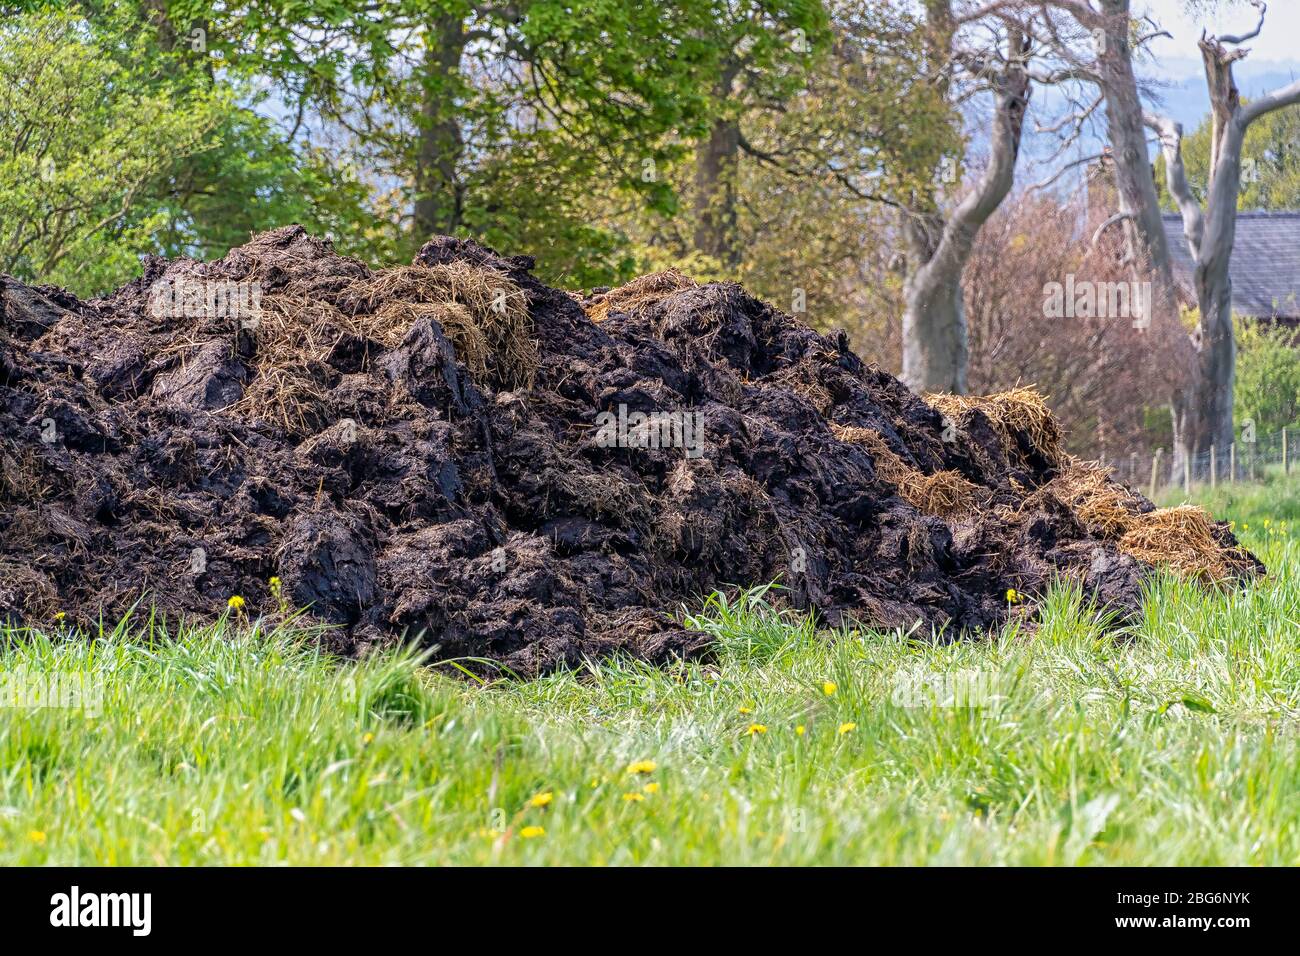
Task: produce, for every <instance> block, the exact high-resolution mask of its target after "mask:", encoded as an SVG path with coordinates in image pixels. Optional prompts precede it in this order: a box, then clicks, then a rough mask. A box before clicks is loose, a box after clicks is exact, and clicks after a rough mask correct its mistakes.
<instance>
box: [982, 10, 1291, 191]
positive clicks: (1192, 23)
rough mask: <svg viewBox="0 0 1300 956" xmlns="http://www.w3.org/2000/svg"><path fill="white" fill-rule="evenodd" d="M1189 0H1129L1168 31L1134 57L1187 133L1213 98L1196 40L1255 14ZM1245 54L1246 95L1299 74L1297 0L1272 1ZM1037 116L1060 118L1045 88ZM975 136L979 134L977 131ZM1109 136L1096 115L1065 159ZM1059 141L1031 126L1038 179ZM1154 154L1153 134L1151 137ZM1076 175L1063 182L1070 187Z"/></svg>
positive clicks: (1241, 26) (1091, 151) (1250, 25)
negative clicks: (1202, 9)
mask: <svg viewBox="0 0 1300 956" xmlns="http://www.w3.org/2000/svg"><path fill="white" fill-rule="evenodd" d="M1186 6H1187V3H1186V0H1134V2H1133V10H1134V12H1135V13H1139V12H1148V13H1150V14H1151V15H1152V16H1153V17H1154V18H1155V20H1156V22H1157V23H1159V24H1160V25H1161V26H1162V27H1163V28H1164V29H1165V30H1167V31H1168V32H1169V33H1171V34H1172V35H1173V36H1172V38H1167V37H1160V38H1157V39H1156V40H1155V41H1153V43H1152V46H1151V52H1152V56H1153V59H1150V60H1143V61H1140V62H1139V63H1138V73H1139V76H1140V77H1141V78H1142V79H1143V80H1145V81H1148V82H1147V83H1145V84H1144V88H1145V89H1147V90H1148V91H1149V92H1150V93H1151V94H1152V95H1153V96H1154V98H1155V99H1154V101H1153V102H1152V103H1151V104H1150V105H1153V106H1155V107H1156V108H1157V110H1158V111H1159V112H1160V113H1162V114H1164V115H1166V116H1171V117H1173V118H1174V119H1175V120H1178V121H1179V122H1181V123H1182V124H1183V127H1184V129H1186V130H1187V131H1188V132H1191V131H1192V130H1194V129H1196V128H1197V127H1198V126H1199V125H1200V124H1201V123H1202V122H1203V121H1204V119H1205V117H1206V116H1207V115H1208V114H1209V111H1210V99H1209V94H1208V93H1207V92H1206V89H1205V70H1204V67H1203V66H1202V64H1201V56H1200V50H1199V49H1198V48H1197V45H1196V44H1197V41H1198V40H1199V39H1200V37H1201V31H1202V29H1204V28H1207V27H1208V28H1209V29H1210V31H1211V32H1213V33H1235V34H1241V33H1248V32H1249V31H1250V30H1252V29H1254V26H1255V24H1256V22H1257V20H1258V14H1257V13H1256V12H1255V9H1254V8H1253V7H1251V6H1250V5H1249V4H1248V3H1246V2H1245V0H1238V2H1237V3H1236V4H1232V3H1230V2H1224V3H1221V4H1220V6H1222V7H1223V8H1224V9H1222V10H1220V11H1218V12H1217V13H1215V14H1203V13H1202V14H1194V15H1188V14H1187V13H1186V12H1185V9H1186ZM1245 49H1248V50H1250V55H1249V56H1248V57H1246V59H1244V60H1242V61H1240V62H1238V63H1237V65H1236V69H1235V71H1234V74H1235V76H1236V79H1237V86H1238V88H1239V89H1240V90H1241V92H1242V94H1243V95H1244V96H1247V97H1254V96H1258V95H1259V94H1261V93H1265V92H1269V91H1271V90H1273V89H1276V88H1278V87H1281V86H1285V85H1287V84H1288V83H1290V82H1292V81H1293V80H1295V79H1297V78H1300V0H1271V2H1270V3H1269V10H1268V16H1267V18H1266V19H1265V21H1264V30H1263V32H1262V33H1261V34H1260V35H1259V36H1258V37H1257V38H1256V39H1254V40H1252V41H1251V42H1250V43H1247V44H1245ZM1030 108H1031V111H1032V112H1034V113H1035V114H1036V115H1035V120H1036V122H1039V123H1041V122H1044V121H1045V120H1049V121H1050V120H1051V119H1053V118H1057V117H1059V115H1060V113H1059V109H1060V100H1059V98H1058V97H1057V96H1055V95H1054V94H1053V93H1052V92H1051V91H1050V90H1047V89H1044V90H1041V91H1037V92H1036V94H1035V101H1034V102H1033V103H1032V104H1031V107H1030ZM974 135H975V136H976V137H977V139H978V138H979V137H980V136H981V135H982V134H981V133H979V132H976V133H975V134H974ZM1105 140H1106V132H1105V123H1104V120H1103V119H1101V118H1100V116H1099V118H1098V120H1097V122H1095V123H1094V124H1092V126H1091V127H1090V129H1089V130H1088V133H1087V134H1086V135H1085V136H1084V137H1083V138H1082V139H1081V140H1080V141H1079V142H1078V143H1077V144H1075V146H1074V147H1073V148H1072V149H1071V151H1070V152H1069V153H1067V155H1066V157H1065V159H1066V160H1070V159H1074V160H1078V159H1082V158H1085V157H1090V156H1093V155H1095V154H1096V153H1097V152H1098V151H1100V149H1101V146H1102V144H1103V143H1104V142H1105ZM1057 143H1058V140H1057V139H1056V138H1055V137H1053V136H1049V135H1045V134H1035V133H1033V132H1031V133H1030V137H1029V140H1028V142H1027V143H1026V155H1027V158H1028V159H1029V161H1030V164H1031V166H1032V167H1033V170H1031V172H1030V176H1031V178H1035V179H1041V178H1044V176H1045V175H1047V174H1050V173H1051V172H1053V171H1055V170H1056V169H1057V168H1059V166H1060V163H1061V161H1062V160H1061V157H1058V156H1056V155H1055V153H1056V146H1057ZM1151 150H1152V154H1153V155H1154V153H1155V150H1156V146H1155V142H1154V138H1153V139H1152V144H1151ZM1075 181H1076V180H1075V179H1074V178H1073V177H1067V186H1068V187H1069V188H1073V184H1074V183H1075Z"/></svg>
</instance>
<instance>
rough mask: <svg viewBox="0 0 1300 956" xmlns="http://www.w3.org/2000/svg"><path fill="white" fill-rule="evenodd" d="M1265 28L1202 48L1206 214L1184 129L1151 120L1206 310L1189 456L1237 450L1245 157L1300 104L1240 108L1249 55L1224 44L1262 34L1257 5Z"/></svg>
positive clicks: (1279, 96) (1274, 97) (1273, 101)
mask: <svg viewBox="0 0 1300 956" xmlns="http://www.w3.org/2000/svg"><path fill="white" fill-rule="evenodd" d="M1254 5H1255V6H1256V7H1257V8H1258V9H1259V11H1260V21H1259V26H1257V27H1256V28H1255V30H1254V32H1253V33H1250V34H1248V35H1246V36H1242V37H1224V38H1222V39H1218V38H1215V37H1205V38H1203V39H1202V40H1201V42H1200V47H1201V56H1202V59H1203V60H1204V62H1205V78H1206V84H1207V86H1208V87H1209V91H1210V98H1211V109H1212V111H1213V117H1214V122H1213V131H1212V135H1213V139H1212V142H1211V150H1210V155H1211V161H1212V165H1211V167H1210V182H1209V188H1208V191H1207V195H1206V208H1205V210H1204V211H1202V209H1201V207H1200V205H1199V204H1198V203H1197V202H1196V199H1195V197H1194V195H1193V194H1192V191H1191V188H1190V186H1189V185H1188V182H1187V175H1186V171H1185V169H1184V167H1183V158H1182V133H1183V130H1182V127H1181V126H1180V125H1179V124H1178V123H1175V122H1174V121H1173V120H1171V119H1169V118H1167V117H1161V116H1153V115H1150V114H1148V115H1146V117H1145V122H1146V124H1147V125H1148V126H1150V127H1151V128H1152V129H1154V130H1156V131H1157V132H1158V133H1159V134H1160V143H1161V149H1162V150H1163V152H1164V156H1165V169H1166V180H1167V184H1168V187H1169V192H1170V193H1171V194H1172V195H1173V196H1174V198H1175V199H1176V200H1177V201H1178V206H1179V210H1180V211H1181V213H1182V217H1183V234H1184V236H1185V237H1186V240H1187V244H1188V248H1189V250H1190V252H1191V254H1192V259H1193V260H1194V261H1195V263H1196V272H1195V285H1196V298H1197V304H1198V306H1199V307H1200V312H1201V315H1200V327H1199V329H1198V333H1199V338H1200V343H1199V346H1200V352H1199V355H1198V362H1197V367H1196V370H1195V376H1194V385H1195V388H1194V391H1193V396H1194V401H1192V402H1189V403H1188V404H1189V407H1187V408H1185V409H1184V410H1183V411H1184V414H1185V424H1184V429H1185V432H1184V436H1183V440H1184V444H1185V447H1186V451H1187V452H1188V453H1192V452H1195V451H1204V450H1206V449H1208V448H1209V447H1210V446H1211V445H1215V446H1217V447H1219V448H1223V447H1226V446H1228V445H1229V444H1231V443H1232V441H1233V438H1234V430H1233V387H1234V385H1235V380H1236V360H1237V348H1236V342H1235V340H1234V338H1233V328H1232V275H1231V273H1230V271H1229V266H1230V264H1231V261H1232V251H1233V247H1234V245H1235V244H1236V238H1237V202H1238V199H1239V197H1240V195H1241V151H1242V147H1243V145H1244V142H1245V138H1246V131H1247V129H1248V128H1249V127H1250V124H1251V123H1253V122H1255V120H1257V119H1259V118H1260V117H1262V116H1265V115H1267V114H1268V113H1271V112H1273V111H1274V110H1278V109H1281V108H1283V107H1285V106H1290V105H1292V104H1295V103H1298V102H1300V82H1296V83H1293V84H1291V85H1290V86H1287V87H1285V88H1283V89H1280V90H1277V91H1274V92H1273V93H1270V94H1268V95H1267V96H1263V97H1260V98H1259V99H1257V100H1254V101H1253V102H1251V103H1250V104H1249V105H1247V106H1243V105H1242V103H1241V97H1240V95H1239V94H1238V91H1237V85H1236V82H1235V80H1234V78H1233V64H1234V63H1235V62H1236V61H1237V60H1239V59H1241V58H1242V57H1243V56H1245V51H1243V50H1233V51H1230V50H1228V49H1227V48H1226V47H1225V46H1224V43H1230V44H1234V45H1236V44H1240V43H1242V42H1245V41H1246V40H1249V39H1253V38H1254V37H1255V36H1258V35H1259V32H1260V30H1261V29H1262V28H1263V24H1264V14H1265V12H1266V9H1267V8H1266V7H1265V5H1264V4H1263V3H1262V2H1259V0H1255V3H1254Z"/></svg>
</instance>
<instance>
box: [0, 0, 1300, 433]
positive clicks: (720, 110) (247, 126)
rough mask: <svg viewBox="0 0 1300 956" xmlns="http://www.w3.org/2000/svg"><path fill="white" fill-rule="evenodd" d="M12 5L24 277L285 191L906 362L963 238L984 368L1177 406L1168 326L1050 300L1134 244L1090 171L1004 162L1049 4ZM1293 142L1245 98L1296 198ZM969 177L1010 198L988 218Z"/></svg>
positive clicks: (226, 231)
mask: <svg viewBox="0 0 1300 956" xmlns="http://www.w3.org/2000/svg"><path fill="white" fill-rule="evenodd" d="M1106 2H1110V0H1106ZM1014 6H1016V5H1015V4H1008V7H1014ZM1027 6H1033V5H1027ZM0 10H3V12H4V14H5V16H4V19H3V22H2V23H0V271H3V272H7V273H11V274H13V275H15V276H17V277H19V278H21V279H24V280H28V281H39V282H49V283H54V284H58V285H63V286H66V287H68V288H70V289H72V290H73V291H75V292H76V293H78V294H80V295H83V296H86V295H93V294H96V293H99V292H103V291H106V290H108V289H111V288H113V287H115V286H116V285H119V284H121V283H122V282H124V281H126V280H127V279H129V278H131V277H132V276H133V275H134V274H135V273H136V271H137V269H138V261H139V256H140V255H141V254H142V253H146V252H154V253H160V254H163V255H166V256H178V255H190V256H195V257H212V256H219V255H221V254H223V253H224V252H225V251H226V250H227V249H228V248H230V247H231V246H233V245H237V244H239V243H240V242H242V241H244V240H245V239H246V238H247V236H248V235H249V234H250V233H251V232H255V231H257V230H261V229H266V228H270V227H273V226H277V225H282V224H284V223H287V222H301V223H303V224H304V225H306V226H307V227H308V228H309V229H310V230H312V231H314V232H317V233H320V234H328V235H330V236H332V237H333V238H334V240H335V242H336V245H337V246H338V248H339V249H340V250H341V251H343V252H346V253H349V254H352V255H356V256H358V257H359V258H361V259H363V260H365V261H367V262H370V263H372V264H380V263H391V262H394V261H407V260H409V259H410V257H411V256H412V255H413V254H414V252H415V250H416V249H418V247H419V246H420V245H421V244H422V243H423V242H424V241H425V240H426V239H427V238H428V237H429V236H430V235H432V234H437V233H455V234H462V235H469V236H473V237H475V238H478V239H480V240H482V241H484V242H486V243H487V244H489V245H492V246H494V247H496V248H498V249H500V250H501V251H503V252H506V253H528V254H531V255H534V256H536V257H537V259H538V263H539V269H538V271H539V273H540V274H541V276H542V277H543V278H544V279H546V280H547V281H549V282H552V283H555V284H559V285H563V286H566V287H569V288H574V289H590V288H593V287H598V286H604V285H610V284H616V283H619V282H621V281H624V280H626V279H629V278H631V277H633V276H635V275H637V274H640V273H644V272H647V271H653V270H658V269H665V268H675V269H678V270H680V271H683V272H686V273H688V274H691V275H694V276H696V277H697V278H702V279H712V278H719V279H732V280H736V281H739V282H742V283H744V284H745V285H746V286H747V287H748V288H750V289H751V290H752V291H754V292H755V293H757V294H759V295H760V296H762V297H765V298H767V299H769V300H771V301H772V302H774V303H775V304H776V305H778V306H779V307H781V308H782V309H785V310H786V311H790V312H795V313H798V314H800V315H801V317H803V318H804V319H805V320H806V321H808V322H810V323H811V324H813V325H815V326H818V327H821V328H830V327H832V326H835V327H842V328H846V329H848V330H849V332H850V334H851V335H852V337H853V340H854V342H855V344H856V346H857V348H858V349H859V350H860V351H861V352H862V353H863V354H864V355H865V356H867V357H869V358H871V359H872V360H874V361H876V362H878V363H880V364H881V365H883V366H885V367H887V368H890V369H891V370H893V371H895V372H898V371H900V369H901V368H902V364H903V363H902V358H901V356H902V355H903V352H904V326H905V319H904V317H905V315H907V314H909V310H911V312H912V313H916V312H917V311H918V309H920V308H921V306H919V305H918V302H919V303H922V304H924V303H926V302H929V303H931V305H930V306H926V308H927V309H929V310H930V311H934V309H933V307H932V305H933V303H934V302H935V301H939V300H940V299H941V298H942V291H943V290H942V281H943V277H942V276H939V277H938V278H936V279H933V281H932V287H931V288H929V289H925V288H921V286H922V285H923V284H924V283H922V282H921V279H923V278H925V276H924V273H925V271H926V269H927V268H930V269H931V270H932V271H935V270H939V269H940V267H942V266H943V265H944V264H945V262H947V261H948V259H949V258H951V257H953V256H956V257H957V259H958V269H957V273H956V279H957V283H958V284H957V285H956V286H955V288H956V289H957V297H958V298H959V299H960V301H959V302H957V303H954V304H953V308H954V309H957V310H960V311H964V315H963V316H962V317H961V319H962V322H963V323H964V325H965V333H966V346H967V347H968V352H969V354H968V357H967V358H966V359H965V360H964V361H963V363H962V366H963V367H962V371H961V375H962V376H963V380H962V382H961V384H962V385H964V386H965V387H966V388H967V389H969V390H970V391H973V392H984V391H992V390H997V389H1000V388H1004V387H1009V386H1012V385H1015V384H1018V383H1035V384H1037V385H1038V386H1039V387H1040V388H1041V389H1043V390H1044V391H1045V392H1047V393H1048V394H1049V395H1050V396H1051V401H1052V404H1053V405H1054V407H1055V408H1056V410H1057V411H1058V412H1059V413H1060V414H1061V415H1062V416H1063V418H1064V419H1065V420H1066V425H1067V427H1068V428H1069V429H1070V433H1071V435H1072V436H1073V437H1074V439H1075V442H1076V446H1077V447H1078V448H1079V450H1081V451H1089V452H1095V451H1096V450H1097V449H1098V448H1104V449H1108V450H1109V451H1110V453H1111V454H1114V455H1118V454H1121V453H1123V452H1124V451H1125V450H1127V449H1129V448H1138V447H1143V448H1145V447H1148V446H1150V445H1152V444H1158V443H1161V442H1169V441H1170V439H1171V437H1172V436H1171V435H1170V424H1169V415H1168V411H1167V410H1166V409H1167V406H1168V397H1167V394H1166V393H1167V390H1168V383H1167V379H1168V377H1169V375H1172V374H1174V373H1173V372H1172V371H1168V370H1167V369H1166V366H1168V364H1169V359H1168V351H1169V350H1168V349H1167V348H1165V347H1164V345H1163V343H1162V341H1161V340H1160V338H1159V337H1158V336H1156V335H1151V334H1143V333H1142V332H1141V331H1139V330H1135V329H1133V328H1132V326H1131V324H1130V323H1126V322H1123V321H1119V322H1116V321H1109V322H1107V321H1091V322H1090V321H1062V320H1060V319H1053V318H1047V317H1045V316H1044V312H1043V308H1042V303H1043V289H1044V286H1045V285H1046V284H1047V283H1050V282H1056V281H1061V279H1062V277H1063V276H1064V275H1065V274H1067V273H1074V274H1077V275H1080V276H1087V277H1088V278H1089V279H1091V280H1093V281H1098V282H1101V281H1129V280H1130V279H1131V278H1132V274H1133V273H1132V263H1131V261H1129V260H1128V259H1126V253H1125V249H1124V240H1123V233H1122V231H1121V230H1116V229H1109V230H1108V229H1105V228H1100V227H1103V225H1104V222H1105V220H1106V218H1107V215H1108V212H1109V210H1107V209H1105V208H1101V207H1099V205H1098V204H1097V203H1096V202H1095V201H1094V202H1091V203H1090V202H1089V200H1088V194H1087V191H1086V190H1085V189H1084V188H1083V185H1082V184H1083V180H1082V178H1081V177H1080V176H1073V177H1066V178H1063V179H1062V180H1060V181H1059V182H1058V183H1057V184H1056V185H1055V187H1054V188H1051V189H1032V188H1029V185H1028V184H1027V183H1025V182H1013V181H1012V180H1011V179H1010V178H1008V177H1007V176H999V175H997V173H998V172H999V170H998V164H999V163H1004V162H1005V161H1007V160H1009V162H1010V169H1011V170H1014V169H1015V168H1016V164H1017V160H1018V159H1019V160H1021V166H1022V167H1023V165H1024V163H1023V157H1020V156H1019V152H1020V140H1021V136H1022V129H1021V123H1023V122H1024V113H1025V105H1026V104H1027V103H1029V102H1032V97H1031V95H1030V92H1031V88H1032V87H1033V86H1034V84H1039V85H1046V84H1047V82H1048V81H1049V80H1051V82H1052V83H1057V82H1059V81H1063V80H1064V79H1065V78H1064V77H1060V78H1057V79H1054V78H1052V77H1051V76H1050V75H1049V74H1050V72H1051V68H1052V63H1051V62H1050V58H1049V57H1046V55H1045V54H1044V53H1042V52H1040V51H1039V49H1038V47H1037V46H1036V45H1035V44H1037V43H1038V41H1037V40H1036V39H1035V37H1036V36H1037V35H1038V34H1037V33H1036V32H1035V30H1036V29H1037V27H1035V25H1034V22H1033V21H1031V20H1028V19H1025V20H1020V21H1018V20H1015V19H1014V18H1008V17H1002V18H999V17H997V16H993V17H988V18H982V19H974V18H968V16H967V12H968V11H967V7H965V6H964V5H963V4H961V3H957V2H951V0H881V2H871V3H862V2H842V0H830V2H817V0H671V2H659V3H654V4H637V3H629V2H626V0H567V2H561V0H480V2H470V0H389V2H385V3H382V4H373V3H365V2H351V0H328V2H321V0H229V2H223V3H215V2H212V0H126V2H112V3H100V2H94V0H81V2H66V3H39V2H37V3H26V4H3V3H0ZM1026 16H1028V14H1026ZM1063 42H1064V41H1063ZM1055 55H1057V57H1058V60H1059V51H1057V54H1055ZM1032 57H1039V58H1040V59H1043V61H1044V63H1045V65H1044V66H1043V67H1042V68H1040V69H1039V71H1038V72H1037V73H1035V72H1034V67H1033V66H1032V65H1031V64H1030V60H1031V58H1032ZM1058 66H1059V63H1058ZM1056 102H1058V103H1059V104H1060V109H1059V110H1058V112H1059V113H1060V116H1049V115H1047V113H1048V112H1050V111H1049V110H1046V109H1044V110H1040V111H1039V113H1040V114H1041V115H1035V117H1034V119H1033V120H1032V122H1034V123H1036V124H1037V125H1039V126H1040V127H1044V128H1049V127H1050V128H1054V130H1055V131H1056V132H1058V133H1060V135H1061V137H1062V138H1063V139H1064V138H1067V137H1068V134H1069V132H1070V131H1072V130H1073V131H1075V136H1076V139H1077V130H1078V129H1080V128H1081V126H1080V123H1081V122H1083V120H1079V121H1076V122H1073V123H1071V122H1070V121H1071V119H1072V117H1071V111H1072V104H1073V102H1074V100H1073V99H1072V98H1071V97H1070V96H1064V97H1060V98H1058V99H1057V101H1056ZM1088 119H1091V117H1088ZM1008 124H1011V125H1010V126H1008ZM1061 131H1065V132H1061ZM1009 133H1011V134H1014V136H1013V137H1012V141H1011V142H1003V140H1005V139H1006V138H1007V136H1006V134H1009ZM1298 141H1300V119H1297V111H1296V110H1294V109H1288V110H1283V111H1279V112H1276V113H1272V114H1270V115H1269V116H1268V117H1267V118H1266V121H1262V122H1260V123H1259V124H1256V125H1255V126H1253V127H1252V128H1251V130H1250V134H1249V136H1248V138H1247V142H1246V146H1245V155H1246V156H1248V157H1251V158H1253V159H1256V160H1258V161H1259V169H1260V170H1262V171H1263V172H1262V174H1261V175H1260V176H1259V177H1258V178H1257V179H1254V180H1252V183H1251V185H1250V186H1249V188H1248V191H1247V192H1246V194H1245V198H1244V202H1245V203H1248V204H1249V205H1251V206H1262V207H1265V208H1296V207H1297V206H1298V205H1300V195H1297V194H1298V193H1300V159H1298V158H1297V156H1298V155H1300V153H1298V152H1297V149H1296V148H1295V147H1296V145H1297V142H1298ZM1210 143H1211V135H1210V132H1209V130H1208V127H1207V129H1206V130H1203V131H1199V132H1196V133H1193V134H1189V135H1188V136H1187V137H1186V138H1185V140H1184V142H1183V154H1184V161H1185V165H1186V169H1187V175H1188V179H1189V181H1190V182H1191V183H1192V185H1193V188H1196V186H1197V183H1198V182H1199V183H1201V184H1202V187H1201V188H1204V182H1205V181H1206V180H1207V178H1208V175H1209V172H1208V171H1209V165H1210ZM1007 149H1009V150H1010V151H1009V152H1005V150H1007ZM1000 151H1003V152H1000ZM1004 152H1005V155H1004ZM1065 165H1066V164H1065V163H1064V161H1062V162H1061V163H1059V164H1058V166H1062V167H1063V166H1065ZM1162 176H1163V173H1161V172H1160V171H1159V170H1157V179H1158V181H1163V180H1162V178H1161V177H1162ZM971 196H974V197H976V198H979V199H981V201H982V202H981V204H982V206H983V207H985V208H981V209H978V210H974V212H977V213H978V215H977V216H971V217H969V218H965V219H964V218H962V217H963V216H964V215H965V212H966V211H970V210H966V211H964V210H963V204H964V200H965V199H967V198H968V197H971ZM1161 202H1162V203H1165V204H1168V205H1169V208H1173V205H1172V199H1171V197H1170V196H1169V195H1168V194H1167V193H1162V194H1161ZM1099 228H1100V232H1099ZM945 243H947V245H945ZM967 247H968V248H967ZM918 289H919V290H920V291H918ZM935 289H938V290H939V291H938V293H936V292H935ZM926 296H929V298H926ZM936 296H938V298H936ZM938 311H939V312H942V308H940V309H939V310H938ZM908 334H909V335H913V336H915V335H917V334H921V333H918V332H917V331H916V330H912V331H909V333H908ZM1238 354H1239V362H1240V369H1239V373H1238V376H1237V383H1238V386H1239V395H1240V398H1239V403H1238V404H1239V409H1238V411H1239V413H1240V411H1241V409H1242V408H1245V409H1247V410H1248V411H1249V412H1250V414H1253V415H1256V416H1257V417H1258V420H1259V427H1260V428H1261V429H1263V428H1267V427H1270V425H1271V423H1273V422H1278V423H1282V424H1285V423H1289V422H1290V421H1291V420H1292V418H1293V417H1294V411H1295V405H1296V397H1297V395H1296V393H1297V388H1300V359H1298V358H1297V354H1296V353H1295V352H1294V350H1292V349H1291V343H1290V341H1289V340H1284V339H1283V338H1282V337H1281V336H1280V335H1279V334H1277V333H1274V332H1269V331H1267V330H1260V329H1252V330H1250V331H1249V332H1248V333H1244V334H1241V335H1239V341H1238ZM1162 370H1164V371H1162ZM1166 373H1167V374H1166ZM915 384H919V385H928V384H934V383H926V382H920V383H915ZM937 385H938V386H942V385H943V382H938V383H937Z"/></svg>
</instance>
